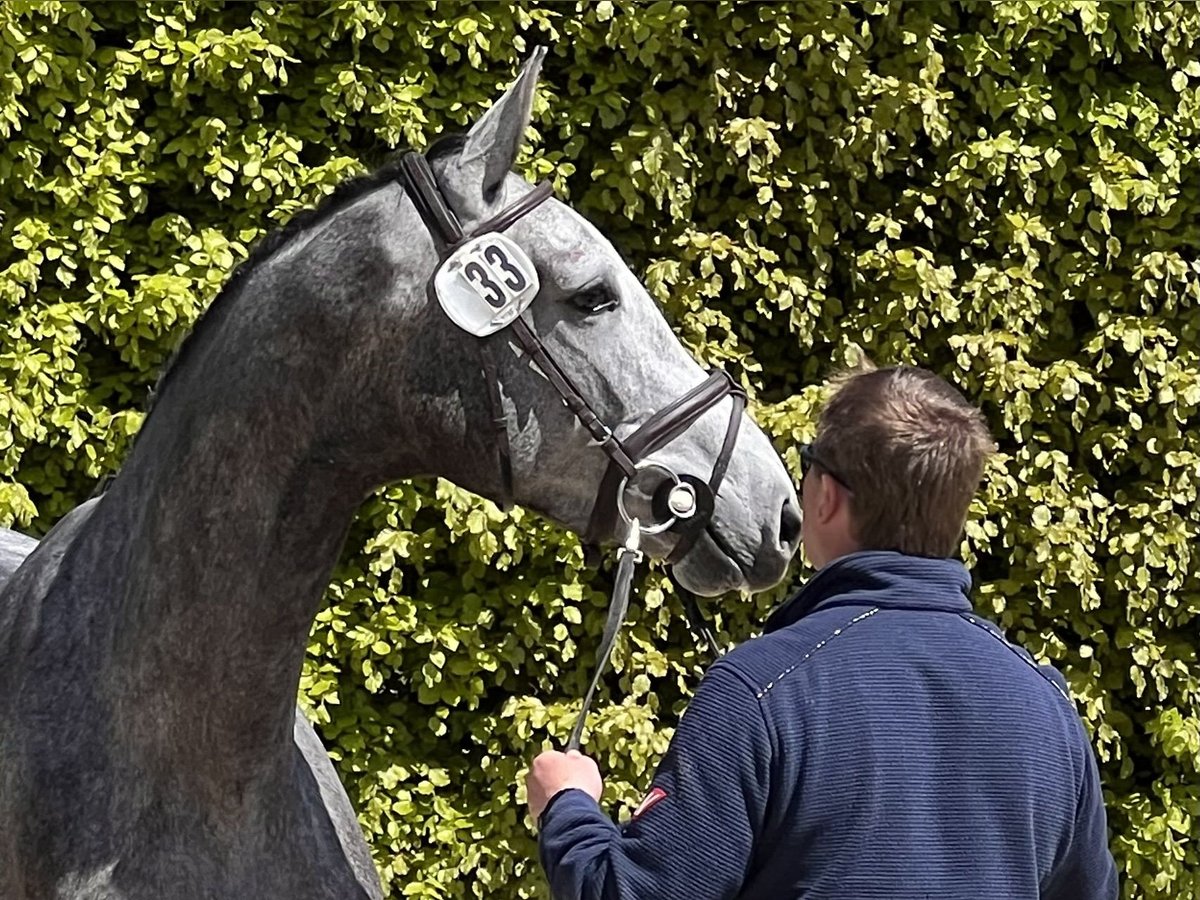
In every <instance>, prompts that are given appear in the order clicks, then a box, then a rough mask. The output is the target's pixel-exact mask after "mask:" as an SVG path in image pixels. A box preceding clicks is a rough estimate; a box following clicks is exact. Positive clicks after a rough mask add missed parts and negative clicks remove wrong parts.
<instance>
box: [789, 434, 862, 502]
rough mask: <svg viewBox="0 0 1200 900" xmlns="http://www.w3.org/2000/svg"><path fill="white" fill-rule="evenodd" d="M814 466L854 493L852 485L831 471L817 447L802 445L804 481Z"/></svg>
mask: <svg viewBox="0 0 1200 900" xmlns="http://www.w3.org/2000/svg"><path fill="white" fill-rule="evenodd" d="M813 466H819V467H820V468H821V469H822V470H824V472H825V474H826V475H828V476H829V477H830V478H832V479H833V480H834V481H836V482H837V483H838V484H840V485H841V486H842V487H844V488H845V489H846V490H848V491H849V492H850V493H852V494H853V493H854V488H852V487H850V485H849V484H847V483H846V479H845V478H843V477H842V476H841V475H839V474H838V473H837V472H836V471H835V470H834V469H831V468H830V467H829V464H828V463H826V462H825V461H824V460H823V459H821V457H820V456H818V455H817V448H816V447H814V446H813V445H812V444H801V445H800V477H801V478H802V479H803V478H804V477H805V476H806V475H808V471H809V469H811V468H812V467H813Z"/></svg>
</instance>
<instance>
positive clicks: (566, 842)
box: [539, 663, 772, 900]
mask: <svg viewBox="0 0 1200 900" xmlns="http://www.w3.org/2000/svg"><path fill="white" fill-rule="evenodd" d="M771 757H772V753H771V737H770V735H769V733H768V731H767V727H766V723H765V721H764V719H763V714H762V710H761V708H760V706H759V702H758V700H757V698H756V697H755V695H754V693H753V691H752V690H751V688H750V686H749V685H748V684H747V683H746V682H745V681H743V680H742V678H741V676H740V675H739V674H738V673H737V672H736V671H735V670H734V669H732V668H731V667H730V666H728V665H726V664H722V663H717V664H716V665H715V666H714V667H713V668H712V669H711V670H710V671H709V673H708V675H707V676H706V677H705V679H704V681H703V683H702V684H701V685H700V688H699V690H698V691H697V692H696V696H695V697H694V698H693V700H692V702H691V705H690V706H689V707H688V709H687V712H686V713H685V714H684V716H683V719H682V721H681V722H680V724H679V729H678V730H677V731H676V733H675V737H674V739H673V740H672V741H671V746H670V748H669V749H668V751H667V755H666V757H665V758H664V759H663V763H662V766H661V767H660V768H659V770H658V772H657V773H656V775H655V777H654V782H653V789H652V791H651V794H650V795H648V798H647V802H646V803H644V804H643V808H642V809H641V810H640V811H639V814H637V815H635V818H634V819H633V820H632V821H631V822H630V823H629V824H628V825H626V826H625V827H624V828H623V829H622V828H618V827H617V826H616V825H614V824H613V823H612V821H611V820H610V819H609V818H608V817H607V816H606V815H605V814H604V813H603V812H602V811H601V810H600V807H599V806H598V805H597V804H596V802H595V801H594V800H593V799H592V798H591V797H590V796H588V794H587V793H585V792H584V791H581V790H567V791H563V792H562V793H560V794H558V795H557V796H556V797H554V798H553V799H552V801H551V803H550V804H549V806H548V807H547V808H546V810H545V812H544V813H543V814H542V817H541V823H540V826H541V834H540V840H539V843H540V849H541V857H542V866H543V867H544V868H545V870H546V874H547V876H548V878H549V880H550V888H551V892H552V894H553V896H554V897H555V898H556V900H601V898H604V900H632V898H645V897H655V898H662V900H710V898H711V900H717V898H726V897H733V896H735V895H736V894H737V893H738V892H739V890H740V889H741V887H742V885H743V883H744V882H745V880H746V877H747V875H748V874H749V870H750V866H751V862H752V860H753V854H754V846H755V843H756V841H757V839H758V837H759V835H760V833H761V830H762V823H763V818H764V814H765V810H766V805H767V792H768V787H769V782H770V769H771Z"/></svg>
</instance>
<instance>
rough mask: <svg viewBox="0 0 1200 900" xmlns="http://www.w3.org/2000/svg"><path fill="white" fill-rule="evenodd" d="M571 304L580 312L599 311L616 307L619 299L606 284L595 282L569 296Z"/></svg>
mask: <svg viewBox="0 0 1200 900" xmlns="http://www.w3.org/2000/svg"><path fill="white" fill-rule="evenodd" d="M570 301H571V305H572V306H574V307H575V308H576V309H578V310H579V311H580V312H585V313H600V312H605V311H606V310H610V309H616V307H617V305H618V304H619V303H620V301H619V300H618V299H617V297H616V295H615V294H613V292H612V291H610V290H609V289H608V287H607V286H606V285H603V284H597V285H592V286H591V287H587V288H584V289H583V290H582V291H579V292H578V293H576V294H572V295H571V297H570Z"/></svg>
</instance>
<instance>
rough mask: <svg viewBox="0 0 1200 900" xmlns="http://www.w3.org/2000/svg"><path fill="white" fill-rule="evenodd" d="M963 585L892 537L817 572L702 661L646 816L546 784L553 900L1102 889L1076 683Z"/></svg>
mask: <svg viewBox="0 0 1200 900" xmlns="http://www.w3.org/2000/svg"><path fill="white" fill-rule="evenodd" d="M969 587H970V576H969V575H968V573H967V571H966V569H965V568H964V567H963V566H962V565H961V564H960V563H957V562H955V561H953V560H931V559H922V558H917V557H910V556H903V555H901V554H897V553H882V552H867V553H856V554H853V555H851V556H847V557H844V558H842V559H840V560H838V561H836V562H834V563H832V564H831V565H829V566H827V567H826V568H825V569H823V570H821V572H820V573H818V574H817V575H816V576H815V577H814V578H813V579H812V580H811V581H810V582H809V583H808V584H807V585H806V586H805V587H804V588H803V589H802V590H801V591H800V592H799V593H798V594H796V595H795V596H794V597H793V598H792V599H791V600H789V601H788V602H787V603H786V604H784V605H783V606H781V607H780V608H779V609H778V610H777V611H776V612H775V613H774V614H773V615H772V616H771V618H770V619H769V620H768V622H767V627H766V633H765V634H764V635H763V636H762V637H760V638H757V639H755V640H752V641H748V642H747V643H745V644H743V645H742V646H740V647H738V648H737V649H735V650H734V651H733V652H731V653H730V654H729V655H727V656H726V657H725V658H724V659H722V660H721V661H720V662H718V663H717V664H716V665H714V666H713V667H712V669H710V670H709V672H708V674H707V675H706V677H705V679H704V681H703V682H702V684H701V685H700V688H699V689H698V690H697V692H696V696H695V697H694V699H693V700H692V703H691V705H690V706H689V707H688V710H687V712H686V713H685V714H684V716H683V719H682V721H681V722H680V725H679V728H678V730H677V732H676V734H675V737H674V739H673V740H672V742H671V746H670V749H669V750H668V752H667V755H666V757H665V758H664V760H663V763H662V767H661V768H660V769H659V771H658V772H657V774H656V775H655V777H654V781H653V788H654V791H653V793H652V795H651V797H650V800H649V802H648V803H646V804H644V807H645V808H644V810H643V811H642V812H641V813H640V815H637V816H636V817H635V818H634V819H633V820H632V821H631V822H630V823H628V824H627V825H625V826H624V827H618V826H617V825H615V824H613V822H612V821H611V820H610V819H609V818H608V817H607V816H606V815H605V814H604V813H603V812H602V811H601V810H600V808H599V807H598V806H597V805H596V803H595V802H594V801H593V800H592V799H591V797H589V796H588V795H587V794H585V793H583V792H582V791H577V790H568V791H563V792H562V793H560V794H558V795H556V796H555V797H554V798H553V800H552V801H551V804H550V805H549V807H548V808H547V809H546V811H545V813H544V814H543V816H542V819H541V823H540V824H541V836H540V847H541V857H542V865H543V867H544V868H545V870H546V873H547V875H548V877H549V879H550V885H551V890H552V892H553V895H554V897H555V898H556V900H568V898H569V900H576V898H585V900H592V898H596V900H599V898H609V900H618V898H620V900H633V898H645V900H649V898H655V900H660V898H661V900H708V898H732V897H739V898H752V900H767V898H770V900H787V898H803V900H818V898H839V900H849V898H853V900H882V898H887V900H901V898H945V900H950V898H953V900H985V898H986V900H1016V898H1020V900H1033V898H1055V900H1058V898H1062V900H1066V898H1071V900H1113V898H1115V897H1116V896H1117V876H1116V868H1115V866H1114V863H1113V859H1112V856H1111V855H1110V853H1109V850H1108V840H1107V833H1106V831H1107V829H1106V823H1105V813H1104V806H1103V802H1102V797H1101V792H1100V781H1099V776H1098V774H1097V770H1096V763H1095V759H1094V757H1093V754H1092V748H1091V746H1090V744H1089V742H1088V738H1087V735H1086V733H1085V732H1084V729H1083V726H1082V723H1081V721H1080V719H1079V716H1078V714H1077V713H1076V711H1075V708H1074V705H1073V704H1072V702H1071V700H1070V699H1069V698H1068V696H1067V694H1066V684H1065V682H1064V681H1063V679H1062V677H1061V676H1060V675H1059V674H1058V673H1057V672H1055V671H1054V670H1052V669H1048V668H1039V667H1038V666H1037V665H1036V664H1035V663H1034V662H1033V660H1032V659H1031V658H1030V657H1029V656H1028V654H1026V653H1025V652H1024V651H1023V650H1020V649H1019V648H1017V647H1014V646H1013V645H1011V644H1009V643H1007V642H1006V641H1005V639H1004V637H1003V636H1002V635H1001V633H1000V632H999V630H998V629H997V628H996V627H995V626H993V625H992V624H990V623H989V622H987V621H985V620H983V619H982V618H980V617H978V616H976V615H975V614H974V613H973V612H972V610H971V604H970V602H969V600H968V590H969Z"/></svg>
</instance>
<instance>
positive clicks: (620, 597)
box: [567, 553, 640, 750]
mask: <svg viewBox="0 0 1200 900" xmlns="http://www.w3.org/2000/svg"><path fill="white" fill-rule="evenodd" d="M639 556H640V554H638V553H622V554H621V557H620V559H618V560H617V579H616V584H615V585H614V586H613V595H612V600H611V601H610V602H609V604H608V621H607V622H605V623H604V637H603V638H601V639H600V647H599V649H598V650H597V651H596V670H595V672H593V673H592V683H591V684H589V685H588V689H587V693H586V694H584V695H583V706H582V707H580V709H579V718H578V719H576V721H575V727H574V728H573V729H571V738H570V740H568V741H567V749H568V750H578V749H579V748H580V746H581V744H582V742H583V727H584V726H585V725H586V724H587V714H588V710H589V709H591V706H592V700H593V699H595V696H596V688H597V687H598V686H599V684H600V679H601V677H603V675H604V670H605V669H606V668H607V667H608V660H609V657H611V656H612V651H613V645H614V644H615V643H616V642H617V634H618V633H620V631H621V623H622V622H624V621H625V613H626V612H627V611H628V610H629V592H630V590H632V588H633V570H634V569H635V568H636V567H637V562H638V557H639Z"/></svg>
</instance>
